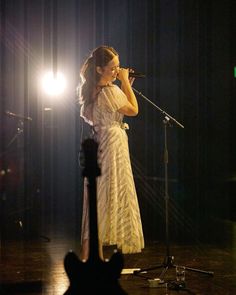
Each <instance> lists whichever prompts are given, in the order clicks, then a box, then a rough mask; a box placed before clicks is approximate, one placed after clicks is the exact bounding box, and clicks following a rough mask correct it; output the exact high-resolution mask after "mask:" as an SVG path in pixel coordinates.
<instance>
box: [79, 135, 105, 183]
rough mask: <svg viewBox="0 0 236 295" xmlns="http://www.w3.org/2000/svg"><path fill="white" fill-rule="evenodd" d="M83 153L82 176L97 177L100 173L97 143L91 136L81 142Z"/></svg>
mask: <svg viewBox="0 0 236 295" xmlns="http://www.w3.org/2000/svg"><path fill="white" fill-rule="evenodd" d="M82 149H83V154H84V169H83V176H84V177H88V178H90V177H94V178H95V177H97V176H99V175H101V169H100V167H99V165H98V143H97V141H95V140H94V139H92V138H87V139H85V140H84V141H83V143H82Z"/></svg>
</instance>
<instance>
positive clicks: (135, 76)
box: [129, 72, 146, 78]
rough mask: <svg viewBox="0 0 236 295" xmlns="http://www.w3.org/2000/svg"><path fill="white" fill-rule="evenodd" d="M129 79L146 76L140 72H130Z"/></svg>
mask: <svg viewBox="0 0 236 295" xmlns="http://www.w3.org/2000/svg"><path fill="white" fill-rule="evenodd" d="M129 77H133V78H145V77H146V76H145V75H144V74H142V73H139V72H133V73H132V72H129Z"/></svg>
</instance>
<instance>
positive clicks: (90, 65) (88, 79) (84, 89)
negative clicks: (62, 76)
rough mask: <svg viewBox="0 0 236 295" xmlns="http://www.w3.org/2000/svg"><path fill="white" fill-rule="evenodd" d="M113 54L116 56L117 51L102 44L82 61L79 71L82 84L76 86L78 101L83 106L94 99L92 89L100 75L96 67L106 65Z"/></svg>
mask: <svg viewBox="0 0 236 295" xmlns="http://www.w3.org/2000/svg"><path fill="white" fill-rule="evenodd" d="M114 56H118V53H117V51H116V50H115V49H114V48H113V47H110V46H105V45H103V46H99V47H97V48H96V49H94V50H93V52H92V54H91V55H90V56H89V57H88V58H87V60H86V61H85V62H84V64H83V66H82V68H81V71H80V77H81V80H82V85H81V86H80V87H78V88H77V94H78V99H79V103H80V104H84V107H85V106H88V105H89V104H91V103H93V100H94V98H93V91H94V89H95V88H96V85H97V83H98V81H99V80H100V77H101V75H100V74H99V73H98V72H97V67H104V66H106V65H107V64H108V63H109V62H110V61H111V60H112V59H113V58H114Z"/></svg>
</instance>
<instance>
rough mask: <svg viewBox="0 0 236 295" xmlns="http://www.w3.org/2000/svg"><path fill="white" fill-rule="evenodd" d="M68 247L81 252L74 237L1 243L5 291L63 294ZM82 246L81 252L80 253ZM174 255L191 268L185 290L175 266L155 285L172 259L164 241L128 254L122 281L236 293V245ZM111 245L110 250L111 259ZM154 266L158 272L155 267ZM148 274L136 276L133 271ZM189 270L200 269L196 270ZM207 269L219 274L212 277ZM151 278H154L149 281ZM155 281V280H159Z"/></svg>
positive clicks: (152, 291) (185, 249) (176, 250)
mask: <svg viewBox="0 0 236 295" xmlns="http://www.w3.org/2000/svg"><path fill="white" fill-rule="evenodd" d="M69 250H74V251H75V252H76V253H78V252H79V246H78V245H77V243H76V242H75V241H74V240H73V239H68V238H65V237H64V238H62V237H54V238H50V239H47V237H40V238H39V239H35V240H30V239H18V240H17V241H14V240H11V241H1V261H0V280H1V285H0V286H1V287H0V294H1V295H3V294H25V293H27V294H32V295H33V294H34V295H39V294H50V295H51V294H53V295H57V294H58V295H59V294H60V295H62V294H63V293H64V292H65V290H67V287H68V283H69V282H68V278H67V275H66V273H65V270H64V266H63V259H64V256H65V254H66V253H67V252H68V251H69ZM77 250H78V251H77ZM169 250H170V251H169V254H170V255H171V256H174V264H175V265H183V266H185V267H187V268H186V273H185V282H186V290H181V291H176V290H174V289H172V287H174V285H173V284H171V282H174V281H175V277H176V276H175V267H174V266H173V267H170V268H168V270H167V272H166V273H165V275H164V277H163V278H164V283H163V284H158V285H157V286H155V287H152V284H153V279H157V278H159V276H160V274H161V273H162V271H163V269H164V268H163V266H162V263H163V262H164V259H165V258H166V257H167V255H166V254H167V247H166V245H165V244H162V243H159V242H150V243H147V244H146V247H145V249H144V250H143V252H142V253H140V254H132V255H131V254H129V255H124V261H125V267H124V269H123V273H122V274H121V277H120V285H121V287H122V288H123V290H125V291H126V292H127V293H128V294H132V295H146V294H148V295H157V294H158V295H159V294H168V295H169V294H176V293H178V292H179V293H183V294H184V293H185V294H201V295H203V294H207V295H210V294H212V295H218V294H222V295H233V294H236V263H235V262H236V249H235V248H233V247H231V248H229V247H227V248H226V247H219V246H218V247H217V246H216V245H209V244H208V245H203V244H198V245H177V244H175V245H172V244H170V248H169ZM112 253H113V248H112V247H107V248H106V249H105V256H106V257H107V258H108V259H109V258H110V257H111V255H112ZM151 267H154V269H153V270H150V268H151ZM145 268H148V271H147V272H146V273H142V274H141V273H139V272H138V273H137V274H133V273H132V271H133V269H141V270H144V269H145ZM188 268H193V269H196V270H197V271H193V270H191V269H188ZM202 271H206V272H208V271H209V272H214V275H213V276H211V275H209V274H208V273H206V274H205V273H204V272H202ZM149 280H151V281H149ZM154 283H155V282H154Z"/></svg>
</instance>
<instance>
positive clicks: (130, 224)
mask: <svg viewBox="0 0 236 295" xmlns="http://www.w3.org/2000/svg"><path fill="white" fill-rule="evenodd" d="M126 102H127V97H126V96H125V94H124V93H123V92H122V91H121V89H120V88H119V87H118V86H116V85H110V86H107V87H104V88H103V89H102V90H101V92H100V93H99V94H98V97H97V100H96V102H95V103H94V106H93V111H92V116H91V118H92V122H93V126H94V130H95V132H96V139H97V140H98V142H99V156H98V157H99V163H100V167H101V176H99V177H98V178H97V208H98V232H99V240H100V241H99V242H100V243H102V245H117V248H118V249H120V250H121V251H122V253H124V254H125V253H139V252H141V250H142V249H143V248H144V237H143V230H142V222H141V216H140V210H139V204H138V199H137V194H136V189H135V183H134V179H133V173H132V168H131V163H130V156H129V146H128V137H127V133H126V130H125V126H124V123H123V122H122V120H123V115H122V114H120V113H119V112H117V110H118V109H120V108H121V107H122V106H124V105H125V104H126ZM82 115H83V111H82ZM91 118H90V119H91ZM88 237H89V212H88V199H87V189H86V185H85V186H84V204H83V217H82V237H81V238H82V239H87V238H88Z"/></svg>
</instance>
